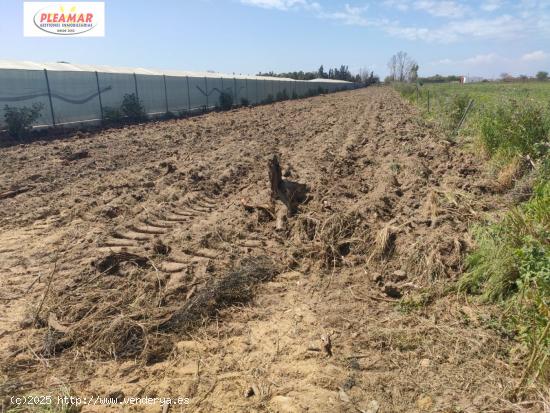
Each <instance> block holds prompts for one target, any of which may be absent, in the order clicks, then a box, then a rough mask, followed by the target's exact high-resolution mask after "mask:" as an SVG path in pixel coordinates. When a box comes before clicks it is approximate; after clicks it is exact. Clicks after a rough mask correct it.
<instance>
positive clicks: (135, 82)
mask: <svg viewBox="0 0 550 413" xmlns="http://www.w3.org/2000/svg"><path fill="white" fill-rule="evenodd" d="M134 87H135V89H136V98H137V100H139V93H138V87H137V76H136V74H135V73H134Z"/></svg>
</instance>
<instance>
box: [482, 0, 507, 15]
mask: <svg viewBox="0 0 550 413" xmlns="http://www.w3.org/2000/svg"><path fill="white" fill-rule="evenodd" d="M502 6H503V1H502V0H485V1H484V2H483V3H481V10H484V11H487V12H493V11H496V10H498V9H500V8H501V7H502Z"/></svg>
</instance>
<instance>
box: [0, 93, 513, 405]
mask: <svg viewBox="0 0 550 413" xmlns="http://www.w3.org/2000/svg"><path fill="white" fill-rule="evenodd" d="M274 154H276V155H278V157H279V159H280V162H281V166H282V171H283V177H284V179H285V180H287V181H293V182H296V183H300V184H305V185H307V194H306V198H305V199H304V200H302V202H301V203H299V204H298V205H297V211H296V212H295V213H294V214H292V215H290V214H289V216H282V215H281V214H280V213H279V212H278V211H279V210H280V208H281V202H280V201H276V202H274V203H273V202H272V201H271V199H270V183H269V179H268V166H267V165H268V161H269V159H271V158H272V157H273V155H274ZM483 171H484V168H483V166H482V159H480V158H478V157H477V155H476V154H475V153H473V152H472V151H468V150H466V149H464V148H463V147H461V146H460V145H457V144H453V143H449V142H448V141H446V140H445V139H443V138H442V136H441V135H440V134H439V133H438V132H437V130H435V129H433V128H432V127H431V126H430V125H429V124H426V123H425V122H424V121H423V120H422V119H421V117H420V116H419V115H418V113H417V112H416V110H415V109H414V108H412V107H411V106H410V105H408V104H407V103H405V102H404V101H403V100H401V98H400V97H399V96H398V95H397V94H396V93H395V92H393V91H392V90H391V89H388V88H367V89H361V90H356V91H349V92H342V93H337V94H332V95H325V96H319V97H315V98H310V99H303V100H296V101H288V102H281V103H276V104H273V105H268V106H261V107H255V108H242V109H238V110H233V111H230V112H224V113H210V114H206V115H203V116H198V117H194V118H189V119H180V120H170V121H163V122H158V123H148V124H143V125H133V126H128V127H124V128H120V129H109V130H105V131H102V132H98V133H94V134H88V133H83V132H78V133H76V135H75V136H74V137H73V138H70V139H64V140H54V141H48V142H35V143H32V144H25V145H19V146H12V147H10V148H3V149H0V193H5V192H7V191H10V190H13V189H16V188H25V189H27V191H26V192H22V193H19V194H17V195H14V196H10V197H8V198H5V199H1V200H0V234H1V236H0V280H1V285H2V288H1V290H0V357H1V363H2V366H1V368H2V370H1V376H0V396H2V397H3V399H4V403H5V406H8V405H9V400H10V396H12V395H23V394H33V395H49V394H52V395H57V394H60V393H63V394H72V395H78V396H81V397H92V396H102V397H111V398H113V399H116V398H118V399H119V400H122V398H123V397H172V398H177V397H187V398H189V403H190V404H189V405H184V406H172V407H171V408H170V409H169V411H174V412H179V411H200V412H215V411H227V412H264V411H265V412H370V413H372V412H376V411H378V412H414V411H437V412H480V411H501V409H505V408H506V407H507V402H505V401H504V400H505V399H506V398H507V397H508V396H509V394H510V391H511V389H513V387H514V385H515V384H516V383H517V380H518V377H519V376H520V375H521V366H520V365H519V364H516V361H517V360H516V361H514V360H515V358H514V357H515V356H514V354H513V353H511V349H512V348H513V347H512V343H511V341H510V339H509V338H507V337H506V336H503V335H502V334H501V333H500V332H499V331H498V330H496V329H494V328H492V325H493V324H494V323H492V320H493V317H495V314H492V313H493V312H495V310H494V309H492V308H491V307H478V306H476V305H475V304H472V303H469V302H468V301H467V299H466V298H465V297H463V296H461V295H459V294H457V293H456V292H453V289H452V286H453V283H454V282H455V281H456V280H457V278H458V277H459V276H460V274H461V273H462V271H463V258H464V255H465V253H466V252H467V251H468V249H469V248H471V241H470V240H469V238H468V228H469V226H470V225H471V224H472V223H474V222H475V221H477V220H479V219H481V218H482V217H483V214H485V213H487V212H488V211H491V210H493V209H495V208H497V207H498V203H499V200H498V197H497V196H496V195H494V194H492V192H491V190H490V185H489V184H488V183H487V182H488V179H487V177H485V176H484V172H483ZM277 216H279V218H280V222H279V228H276V225H277V222H276V217H277ZM82 411H84V412H86V411H151V412H160V411H162V408H161V407H159V405H158V404H156V405H152V406H144V405H139V406H138V405H125V406H112V405H111V406H105V405H104V406H91V405H86V406H83V407H82ZM502 411H504V410H502Z"/></svg>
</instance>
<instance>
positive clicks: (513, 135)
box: [480, 100, 550, 159]
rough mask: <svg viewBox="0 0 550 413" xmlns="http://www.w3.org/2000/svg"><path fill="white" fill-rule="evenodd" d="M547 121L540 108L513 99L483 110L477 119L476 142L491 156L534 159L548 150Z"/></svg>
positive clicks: (549, 126)
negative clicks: (477, 137) (477, 136)
mask: <svg viewBox="0 0 550 413" xmlns="http://www.w3.org/2000/svg"><path fill="white" fill-rule="evenodd" d="M549 132H550V119H549V116H548V114H547V113H546V112H545V110H544V108H543V107H542V105H540V104H537V103H535V102H533V101H530V100H525V101H522V102H521V104H520V103H519V102H518V101H516V100H510V101H509V102H506V103H502V104H499V105H497V106H496V107H494V108H491V109H487V110H486V111H485V112H484V113H483V114H482V116H481V117H480V140H481V144H482V146H483V148H484V149H485V150H486V152H487V153H488V154H489V155H491V156H497V157H501V158H504V159H511V158H513V157H514V156H517V155H523V156H525V155H529V156H531V157H532V158H533V159H538V158H541V157H543V156H545V155H546V153H547V151H548V143H549Z"/></svg>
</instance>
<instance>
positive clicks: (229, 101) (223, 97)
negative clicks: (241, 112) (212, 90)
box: [219, 92, 233, 110]
mask: <svg viewBox="0 0 550 413" xmlns="http://www.w3.org/2000/svg"><path fill="white" fill-rule="evenodd" d="M219 107H220V109H221V110H230V109H231V108H232V107H233V96H232V95H231V93H227V92H221V93H220V98H219Z"/></svg>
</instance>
